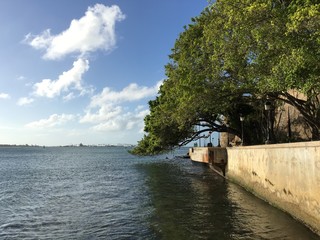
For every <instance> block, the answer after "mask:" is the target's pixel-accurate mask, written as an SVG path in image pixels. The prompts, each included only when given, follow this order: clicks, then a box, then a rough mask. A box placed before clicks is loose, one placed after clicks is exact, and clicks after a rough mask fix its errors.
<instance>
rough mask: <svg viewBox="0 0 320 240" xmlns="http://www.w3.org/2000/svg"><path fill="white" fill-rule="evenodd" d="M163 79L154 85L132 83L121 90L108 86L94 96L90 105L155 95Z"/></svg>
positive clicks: (130, 100) (135, 99) (127, 100)
mask: <svg viewBox="0 0 320 240" xmlns="http://www.w3.org/2000/svg"><path fill="white" fill-rule="evenodd" d="M161 84H162V81H160V82H158V83H157V84H156V85H155V86H153V87H145V86H139V85H138V84H136V83H131V84H130V85H128V86H127V87H125V88H124V89H122V90H121V91H120V92H116V91H112V90H111V89H110V88H108V87H106V88H104V89H103V90H102V92H101V93H100V94H97V95H95V96H93V97H92V99H91V103H90V107H96V106H102V105H104V104H110V103H121V102H132V101H137V100H140V99H143V98H149V97H153V96H155V95H156V94H157V92H158V91H159V87H160V85H161Z"/></svg>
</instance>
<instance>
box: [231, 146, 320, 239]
mask: <svg viewBox="0 0 320 240" xmlns="http://www.w3.org/2000/svg"><path fill="white" fill-rule="evenodd" d="M227 152H228V166H227V173H226V175H227V178H229V179H231V180H233V181H235V182H237V183H238V184H240V185H242V186H243V187H245V188H246V189H248V190H249V191H252V192H253V193H254V194H256V195H257V196H259V197H261V198H262V199H265V200H266V201H268V202H269V203H270V204H272V205H275V206H276V207H278V208H280V209H282V210H284V211H286V212H288V213H289V214H291V215H292V216H293V217H295V218H297V219H299V220H300V221H302V222H304V223H305V224H306V225H307V226H309V227H310V228H312V229H313V230H315V231H316V232H317V233H318V234H319V235H320V141H317V142H303V143H289V144H274V145H259V146H245V147H233V148H227Z"/></svg>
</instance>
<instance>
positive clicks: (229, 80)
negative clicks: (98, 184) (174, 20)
mask: <svg viewBox="0 0 320 240" xmlns="http://www.w3.org/2000/svg"><path fill="white" fill-rule="evenodd" d="M319 45H320V4H319V0H239V1H234V0H219V1H216V2H213V3H211V4H210V5H209V6H208V7H207V8H206V9H204V10H203V12H202V13H201V14H200V16H198V17H195V18H192V23H191V24H190V25H188V26H185V28H184V31H183V32H182V33H181V34H180V36H179V37H178V39H177V40H176V42H175V45H174V47H173V49H172V50H171V54H170V56H169V59H170V61H169V63H168V64H167V65H166V66H165V70H166V76H167V79H166V80H165V81H164V83H163V85H162V86H161V88H160V91H159V94H158V96H157V97H156V99H154V100H152V101H150V102H149V108H150V114H148V115H147V116H146V118H145V120H144V121H145V132H146V135H145V136H144V137H143V139H142V140H141V141H139V142H138V145H137V146H136V147H135V148H134V149H133V150H132V153H134V154H143V155H146V154H158V153H161V152H163V151H166V150H169V149H172V148H173V147H175V146H182V145H185V144H187V143H189V142H191V141H194V140H197V139H198V138H201V137H203V135H204V132H208V131H211V132H214V131H216V132H229V133H232V134H235V135H238V136H241V122H240V120H239V116H240V115H242V116H244V117H245V119H246V120H245V122H244V124H245V129H246V130H245V133H244V134H245V139H246V142H247V144H259V143H263V142H264V141H265V135H266V125H267V124H266V121H267V117H266V112H265V111H263V106H264V103H265V102H266V101H270V102H272V103H273V105H281V104H284V103H287V104H289V105H291V106H293V107H294V108H296V109H297V110H299V112H300V113H301V115H302V116H303V118H304V119H305V121H306V123H307V124H308V126H309V127H310V129H311V132H312V139H314V140H319V139H320V99H319V96H320V48H319ZM292 89H294V90H296V91H298V92H300V93H302V94H303V95H304V96H305V98H298V97H297V96H295V95H294V94H291V93H290V91H289V90H292ZM273 109H274V108H273ZM272 134H273V133H272Z"/></svg>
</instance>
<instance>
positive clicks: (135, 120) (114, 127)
mask: <svg viewBox="0 0 320 240" xmlns="http://www.w3.org/2000/svg"><path fill="white" fill-rule="evenodd" d="M148 113H149V110H142V111H140V112H128V113H123V112H121V114H119V115H117V116H114V118H110V119H108V120H107V121H103V122H101V123H99V124H97V125H95V126H94V127H93V128H92V129H93V130H95V131H106V132H112V131H120V130H132V129H134V128H136V129H137V130H138V132H141V130H142V129H143V126H144V123H143V119H144V117H145V116H146V115H147V114H148Z"/></svg>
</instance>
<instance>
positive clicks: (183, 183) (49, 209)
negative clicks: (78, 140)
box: [0, 147, 320, 240]
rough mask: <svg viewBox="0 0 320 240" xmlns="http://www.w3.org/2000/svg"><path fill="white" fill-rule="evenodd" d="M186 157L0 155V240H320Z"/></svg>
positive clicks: (0, 151)
mask: <svg viewBox="0 0 320 240" xmlns="http://www.w3.org/2000/svg"><path fill="white" fill-rule="evenodd" d="M186 152H187V149H186V148H185V149H180V150H179V151H176V152H175V153H170V154H166V155H161V156H156V157H151V156H150V157H137V156H133V155H130V154H129V153H128V148H125V147H46V148H42V147H1V148H0V239H169V240H171V239H172V240H178V239H183V240H186V239H217V240H224V239H246V240H247V239H293V240H297V239H301V240H308V239H317V240H319V239H320V237H319V236H317V235H315V234H314V233H313V232H311V231H310V230H309V229H308V228H306V227H305V226H304V225H302V224H301V223H300V222H298V221H296V220H295V219H293V218H292V217H290V216H289V215H288V214H285V213H283V212H282V211H280V210H278V209H276V208H273V207H272V206H270V205H269V204H267V203H265V202H263V201H262V200H260V199H258V198H256V197H255V196H253V195H251V194H250V193H248V192H246V191H245V190H244V189H243V188H241V187H239V186H237V185H235V184H233V183H231V182H228V181H225V180H224V179H223V178H221V177H220V176H219V175H217V174H215V173H214V172H213V171H212V170H211V169H209V168H207V167H205V166H202V165H194V164H192V162H191V161H190V160H189V159H184V158H181V157H178V156H181V155H184V154H186Z"/></svg>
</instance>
